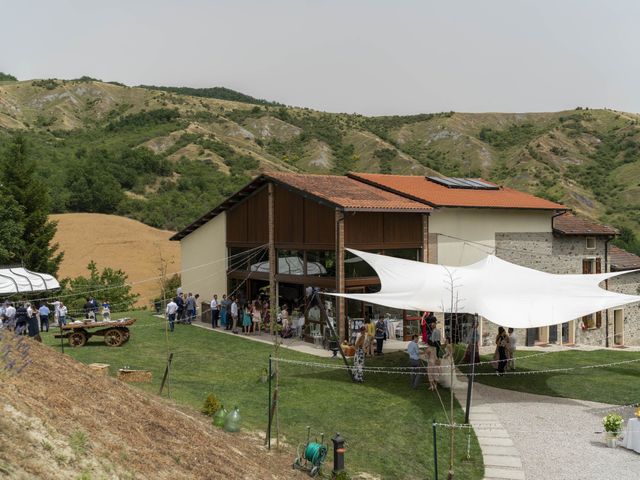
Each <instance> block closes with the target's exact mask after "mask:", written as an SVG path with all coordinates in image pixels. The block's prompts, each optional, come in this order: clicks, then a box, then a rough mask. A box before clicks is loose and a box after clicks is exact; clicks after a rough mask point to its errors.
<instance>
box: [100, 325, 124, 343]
mask: <svg viewBox="0 0 640 480" xmlns="http://www.w3.org/2000/svg"><path fill="white" fill-rule="evenodd" d="M124 342H125V340H124V335H123V333H122V332H121V331H120V330H118V329H117V328H112V329H110V330H107V331H106V332H104V343H106V344H107V346H109V347H119V346H120V345H122V344H123V343H124Z"/></svg>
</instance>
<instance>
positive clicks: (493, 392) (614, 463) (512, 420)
mask: <svg viewBox="0 0 640 480" xmlns="http://www.w3.org/2000/svg"><path fill="white" fill-rule="evenodd" d="M476 389H477V390H476ZM474 390H475V391H476V392H477V394H478V396H479V397H481V398H482V400H483V403H484V404H485V405H490V406H491V408H492V410H493V411H494V412H495V413H496V414H497V415H498V417H499V418H500V423H501V424H502V426H503V427H504V429H506V430H507V432H508V433H509V435H510V437H511V439H512V440H513V442H514V446H515V447H516V448H517V449H518V451H519V452H520V455H521V458H522V465H523V467H524V472H525V475H526V478H527V479H537V480H544V479H549V480H564V479H567V480H609V479H616V480H637V479H638V478H640V455H639V454H637V453H635V452H632V451H630V450H627V449H625V448H622V447H618V448H607V447H606V446H605V444H604V442H603V434H595V433H594V432H596V431H601V430H602V417H603V416H604V415H606V413H607V407H609V406H610V405H606V404H603V403H595V402H587V401H583V400H570V399H564V398H556V397H547V396H543V395H533V394H529V393H521V392H515V391H512V390H502V389H497V388H493V387H489V386H486V385H482V384H475V385H474ZM612 408H613V407H612ZM603 409H604V410H603ZM472 413H473V410H472ZM622 416H623V417H625V418H630V417H631V416H632V411H631V409H628V411H624V412H622Z"/></svg>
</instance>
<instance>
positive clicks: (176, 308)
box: [165, 289, 297, 338]
mask: <svg viewBox="0 0 640 480" xmlns="http://www.w3.org/2000/svg"><path fill="white" fill-rule="evenodd" d="M199 297H200V295H199V294H195V295H193V294H192V293H191V292H189V293H187V294H184V293H183V292H182V291H181V289H178V291H177V293H176V296H175V297H174V298H173V299H171V300H170V301H169V302H168V303H167V306H166V309H165V316H166V318H167V321H168V324H169V330H170V331H172V332H173V331H174V330H175V324H176V323H185V324H191V323H192V322H193V321H195V320H196V318H198V317H200V318H202V313H204V312H201V313H200V315H198V299H199ZM205 306H206V305H205ZM208 307H209V308H208V312H209V316H210V319H211V328H213V329H217V328H221V329H224V330H230V331H232V332H233V333H235V334H244V335H259V334H260V332H261V331H269V330H270V327H271V325H270V323H271V311H270V308H269V300H268V299H267V298H266V297H264V296H261V297H257V298H255V299H254V300H252V301H246V300H243V299H241V298H240V297H239V296H237V295H230V296H227V295H226V294H223V295H222V297H219V296H218V294H214V295H213V296H212V297H211V301H210V302H209V305H208ZM206 311H207V310H206V309H205V312H206ZM277 325H278V326H279V328H278V331H279V332H280V335H281V336H282V337H283V338H290V337H292V336H293V335H295V334H296V333H297V330H296V327H297V326H296V325H293V323H292V320H291V317H290V314H289V308H288V307H287V305H282V306H281V307H280V309H279V313H278V316H277Z"/></svg>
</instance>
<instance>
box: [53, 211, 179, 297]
mask: <svg viewBox="0 0 640 480" xmlns="http://www.w3.org/2000/svg"><path fill="white" fill-rule="evenodd" d="M51 219H52V220H55V221H56V222H58V231H57V233H56V236H55V238H54V241H55V242H58V243H59V244H60V249H61V250H62V251H64V259H63V261H62V264H61V265H60V271H59V275H58V276H59V277H60V278H64V277H76V276H78V275H84V276H86V275H87V274H88V273H87V268H86V267H87V264H88V263H89V262H90V261H91V260H93V261H95V262H96V264H97V266H98V268H99V269H100V270H102V269H103V268H104V267H111V268H113V269H120V270H123V271H124V272H125V273H126V274H127V275H128V277H129V278H128V281H129V282H131V283H133V284H134V285H133V291H134V293H138V294H140V297H139V299H138V305H139V306H143V305H147V306H148V305H149V304H150V303H151V301H152V300H153V298H155V297H156V296H157V295H158V293H159V291H160V286H159V282H158V281H157V280H151V281H146V282H144V283H136V282H141V281H143V280H148V279H150V278H152V277H156V276H158V275H159V272H160V262H161V258H162V260H164V261H165V262H166V263H167V272H168V273H172V272H176V271H178V270H180V245H179V244H178V242H170V241H169V237H170V236H171V235H172V234H173V232H170V231H166V230H158V229H156V228H153V227H149V226H148V225H144V224H143V223H140V222H137V221H135V220H131V219H128V218H124V217H118V216H116V215H104V214H92V213H66V214H59V215H52V216H51Z"/></svg>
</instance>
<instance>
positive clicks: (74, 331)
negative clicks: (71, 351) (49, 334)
mask: <svg viewBox="0 0 640 480" xmlns="http://www.w3.org/2000/svg"><path fill="white" fill-rule="evenodd" d="M135 321H136V319H135V318H121V319H119V320H115V321H111V322H82V323H69V324H67V325H64V326H63V327H62V333H60V334H57V335H56V336H55V337H56V338H67V339H68V340H69V345H71V346H72V347H82V346H83V345H85V344H86V343H87V341H88V340H89V339H90V338H91V337H93V336H94V335H97V336H100V337H104V343H105V344H106V345H107V346H109V347H119V346H120V345H122V344H123V343H125V342H126V341H128V340H129V335H130V332H129V328H128V327H129V325H133V324H134V323H135Z"/></svg>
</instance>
